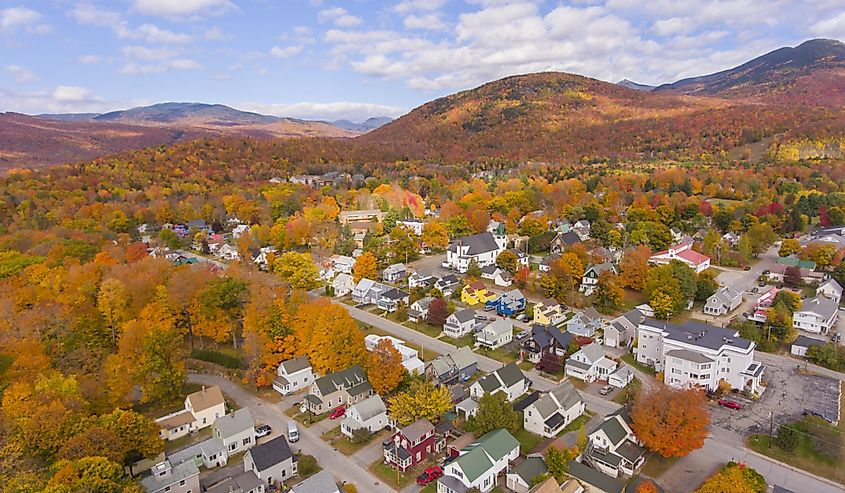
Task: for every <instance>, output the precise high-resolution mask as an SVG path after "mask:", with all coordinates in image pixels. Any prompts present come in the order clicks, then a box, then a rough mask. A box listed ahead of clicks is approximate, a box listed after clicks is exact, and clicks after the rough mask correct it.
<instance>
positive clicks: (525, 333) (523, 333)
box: [516, 330, 528, 341]
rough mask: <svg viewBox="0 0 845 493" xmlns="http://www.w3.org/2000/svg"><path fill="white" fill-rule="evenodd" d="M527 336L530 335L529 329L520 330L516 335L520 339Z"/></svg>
mask: <svg viewBox="0 0 845 493" xmlns="http://www.w3.org/2000/svg"><path fill="white" fill-rule="evenodd" d="M526 337H528V331H527V330H523V331H522V332H520V333H519V334H517V335H516V338H517V339H518V340H520V341H521V340H522V339H525V338H526Z"/></svg>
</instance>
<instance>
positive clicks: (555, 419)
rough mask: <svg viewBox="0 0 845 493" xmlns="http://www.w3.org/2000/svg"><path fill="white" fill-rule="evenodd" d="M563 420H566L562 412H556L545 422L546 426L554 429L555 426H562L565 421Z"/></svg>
mask: <svg viewBox="0 0 845 493" xmlns="http://www.w3.org/2000/svg"><path fill="white" fill-rule="evenodd" d="M563 422H564V417H563V416H561V414H560V413H554V414H552V415H551V416H549V419H547V420H546V422H545V423H544V424H545V425H546V426H548V427H549V429H552V430H554V429H555V428H557V427H558V426H560V424H561V423H563Z"/></svg>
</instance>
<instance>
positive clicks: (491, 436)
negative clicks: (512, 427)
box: [455, 430, 519, 482]
mask: <svg viewBox="0 0 845 493" xmlns="http://www.w3.org/2000/svg"><path fill="white" fill-rule="evenodd" d="M514 449H519V441H517V439H516V438H514V437H513V435H511V434H510V433H509V432H508V430H494V431H491V432H488V433H487V434H485V435H484V436H483V437H481V439H480V440H478V441H477V442H474V443H471V444H470V445H468V446H467V447H466V448H464V449H463V450H462V451H461V452H463V453H462V454H461V456H460V457H458V458H457V459H456V460H455V463H456V464H457V465H458V466H460V468H461V470H462V471H463V472H464V475H465V476H466V477H467V480H468V481H469V482H473V481H475V480H476V479H478V478H479V477H481V475H482V474H484V473H485V472H487V471H489V470H490V468H491V467H493V462H492V461H491V460H490V458H492V459H493V460H494V461H498V460H499V459H501V458H502V457H504V456H506V455H508V454H509V453H510V452H511V451H513V450H514Z"/></svg>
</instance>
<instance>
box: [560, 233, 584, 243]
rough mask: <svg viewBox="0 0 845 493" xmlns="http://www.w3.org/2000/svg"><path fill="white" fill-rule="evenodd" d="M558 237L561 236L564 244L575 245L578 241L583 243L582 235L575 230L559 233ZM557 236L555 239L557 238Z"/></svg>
mask: <svg viewBox="0 0 845 493" xmlns="http://www.w3.org/2000/svg"><path fill="white" fill-rule="evenodd" d="M557 238H560V241H561V243H563V244H564V245H569V246H571V245H574V244H576V243H581V237H580V236H578V233H576V232H574V231H567V232H566V233H559V234H558V235H557ZM557 238H555V239H557Z"/></svg>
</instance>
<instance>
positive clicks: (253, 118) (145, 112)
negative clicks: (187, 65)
mask: <svg viewBox="0 0 845 493" xmlns="http://www.w3.org/2000/svg"><path fill="white" fill-rule="evenodd" d="M94 120H97V121H108V122H121V123H131V124H135V125H143V124H152V125H161V124H167V125H175V124H186V123H187V124H197V123H200V124H203V125H219V126H234V125H255V124H258V125H264V124H270V123H276V122H279V121H281V120H282V118H279V117H277V116H267V115H260V114H258V113H250V112H246V111H240V110H236V109H234V108H230V107H228V106H225V105H222V104H205V103H159V104H154V105H152V106H142V107H139V108H132V109H128V110H121V111H112V112H110V113H104V114H102V115H97V116H95V117H94Z"/></svg>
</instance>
